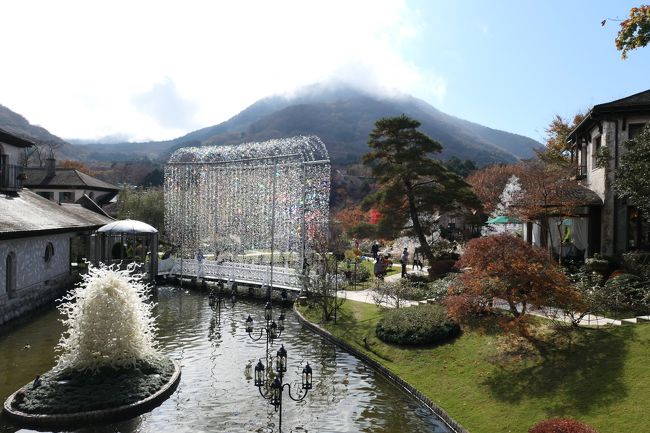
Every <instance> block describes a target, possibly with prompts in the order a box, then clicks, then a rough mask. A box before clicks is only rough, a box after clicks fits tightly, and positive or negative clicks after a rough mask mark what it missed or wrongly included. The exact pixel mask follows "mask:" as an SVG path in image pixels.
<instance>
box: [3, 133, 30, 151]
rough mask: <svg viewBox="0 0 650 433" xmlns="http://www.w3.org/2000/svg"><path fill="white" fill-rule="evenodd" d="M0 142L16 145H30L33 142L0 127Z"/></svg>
mask: <svg viewBox="0 0 650 433" xmlns="http://www.w3.org/2000/svg"><path fill="white" fill-rule="evenodd" d="M0 142H2V143H7V144H11V145H12V146H18V147H32V146H34V143H33V142H31V141H29V140H26V139H24V138H22V137H19V136H17V135H16V134H12V133H11V132H9V131H5V130H4V129H2V128H0Z"/></svg>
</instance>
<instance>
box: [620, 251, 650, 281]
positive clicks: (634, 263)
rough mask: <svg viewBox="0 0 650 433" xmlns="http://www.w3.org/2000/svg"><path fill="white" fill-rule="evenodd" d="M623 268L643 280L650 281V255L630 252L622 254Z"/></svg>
mask: <svg viewBox="0 0 650 433" xmlns="http://www.w3.org/2000/svg"><path fill="white" fill-rule="evenodd" d="M623 268H624V269H625V270H626V271H627V272H629V273H631V274H635V275H638V276H640V277H641V278H643V279H646V280H649V279H650V253H643V252H632V253H626V254H623Z"/></svg>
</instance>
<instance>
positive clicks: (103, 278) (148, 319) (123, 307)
mask: <svg viewBox="0 0 650 433" xmlns="http://www.w3.org/2000/svg"><path fill="white" fill-rule="evenodd" d="M133 270H134V268H133V267H132V266H130V267H128V268H127V269H125V270H120V269H118V268H117V267H116V266H105V265H103V264H100V265H99V266H98V267H94V266H92V265H89V266H88V273H87V274H85V275H83V276H82V278H83V281H82V282H81V283H80V284H78V285H77V286H76V287H75V288H74V289H73V290H72V291H71V292H70V293H68V294H67V295H66V296H64V297H63V300H64V301H65V302H64V303H62V304H61V305H60V306H59V307H58V308H59V310H60V311H61V312H62V313H63V314H64V315H65V316H66V318H65V319H63V320H62V322H63V324H64V325H65V326H66V328H67V329H66V330H65V331H64V333H63V335H62V336H61V340H60V341H59V344H58V346H57V349H58V350H60V351H61V352H62V353H61V355H60V356H59V358H58V360H57V365H56V367H55V368H56V369H57V370H63V369H75V370H82V371H83V370H98V369H100V368H102V367H113V368H132V367H135V366H137V364H138V363H139V362H142V361H153V360H154V359H157V358H158V357H159V356H160V355H159V352H158V351H157V349H156V341H155V339H154V336H155V332H156V330H157V328H156V325H155V322H154V318H153V316H152V311H151V310H152V308H153V307H154V304H153V303H151V302H148V288H147V286H146V285H145V284H143V283H142V276H141V275H139V274H134V273H133Z"/></svg>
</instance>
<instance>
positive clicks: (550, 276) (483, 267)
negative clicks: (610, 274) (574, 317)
mask: <svg viewBox="0 0 650 433" xmlns="http://www.w3.org/2000/svg"><path fill="white" fill-rule="evenodd" d="M457 266H458V267H459V268H461V269H463V272H462V273H461V274H460V277H459V278H458V279H457V280H456V282H455V283H454V284H453V285H452V287H451V288H450V292H449V296H448V297H447V299H446V300H445V303H446V305H447V308H448V310H449V314H450V315H451V317H453V318H454V319H456V320H459V321H462V320H463V319H466V318H468V317H469V316H472V315H475V314H476V313H479V312H485V311H489V310H491V309H492V308H493V307H494V305H495V304H496V303H501V302H504V303H505V307H506V308H507V309H506V310H505V311H507V313H508V318H507V320H505V321H504V322H503V326H504V329H506V330H514V331H515V332H517V333H519V334H520V335H522V336H524V337H527V336H528V333H527V326H526V324H527V319H528V314H529V309H530V307H541V306H544V305H552V306H556V307H560V308H562V307H563V306H564V305H569V304H571V305H575V303H576V298H577V297H578V296H579V295H578V294H577V292H575V291H574V290H573V289H572V288H571V286H570V284H569V282H568V280H567V277H566V275H565V274H564V273H563V272H562V271H561V270H560V269H559V267H558V266H557V265H556V264H555V263H553V262H552V261H551V260H550V259H549V257H548V255H547V254H546V252H545V251H544V250H542V249H539V248H536V247H532V246H531V245H529V244H528V243H526V242H525V241H523V240H522V239H520V238H518V237H515V236H511V235H509V234H500V235H495V236H488V237H483V238H477V239H472V240H471V241H469V243H468V244H467V247H466V250H465V253H464V254H463V256H462V257H461V258H460V260H459V261H458V263H457Z"/></svg>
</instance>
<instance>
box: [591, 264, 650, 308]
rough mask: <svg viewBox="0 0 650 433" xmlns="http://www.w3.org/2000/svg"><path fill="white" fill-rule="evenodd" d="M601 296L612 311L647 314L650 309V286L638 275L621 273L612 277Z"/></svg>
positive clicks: (606, 306)
mask: <svg viewBox="0 0 650 433" xmlns="http://www.w3.org/2000/svg"><path fill="white" fill-rule="evenodd" d="M601 296H602V297H603V305H604V306H605V308H608V309H611V310H612V311H619V312H627V311H631V312H633V313H636V314H647V313H648V310H649V309H650V308H649V307H650V287H649V286H648V284H647V283H646V282H644V281H643V280H641V278H639V277H637V276H636V275H632V274H621V275H618V276H616V277H614V278H610V279H609V280H607V283H605V287H604V290H602V291H601Z"/></svg>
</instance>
